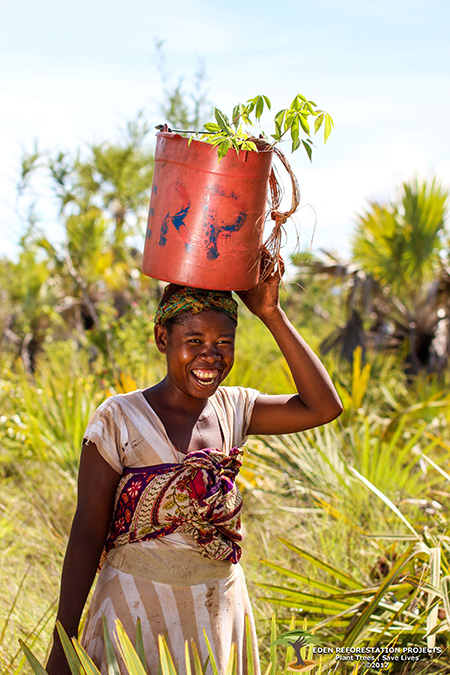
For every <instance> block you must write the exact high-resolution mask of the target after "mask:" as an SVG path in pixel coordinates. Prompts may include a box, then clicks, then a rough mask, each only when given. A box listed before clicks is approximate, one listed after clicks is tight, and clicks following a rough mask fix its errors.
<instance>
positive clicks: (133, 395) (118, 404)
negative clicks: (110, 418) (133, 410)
mask: <svg viewBox="0 0 450 675" xmlns="http://www.w3.org/2000/svg"><path fill="white" fill-rule="evenodd" d="M141 396H142V391H141V390H140V389H137V390H136V391H129V392H126V393H125V394H112V395H111V396H108V397H107V398H105V399H104V401H103V402H102V403H101V404H100V405H99V406H98V408H97V411H101V410H109V409H123V408H126V407H127V406H129V405H130V404H135V403H137V402H138V401H139V400H140V398H141Z"/></svg>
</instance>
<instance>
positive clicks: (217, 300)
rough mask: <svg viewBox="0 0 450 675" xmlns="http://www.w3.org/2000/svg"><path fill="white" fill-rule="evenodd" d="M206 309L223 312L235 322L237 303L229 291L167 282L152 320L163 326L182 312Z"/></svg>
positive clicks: (198, 311)
mask: <svg viewBox="0 0 450 675" xmlns="http://www.w3.org/2000/svg"><path fill="white" fill-rule="evenodd" d="M208 309H216V310H218V311H219V312H224V313H225V314H228V316H230V317H231V318H232V319H234V321H236V322H237V314H238V304H237V302H236V300H233V298H232V297H231V291H209V290H206V289H203V288H192V287H191V286H176V285H175V284H169V285H168V286H166V288H165V289H164V293H163V296H162V298H161V300H160V303H159V305H158V309H157V310H156V313H155V316H154V318H153V321H154V322H155V323H156V324H159V325H160V326H163V325H164V324H165V322H166V321H168V320H169V319H172V318H173V317H174V316H176V315H177V314H181V313H182V312H189V313H191V314H199V313H200V312H204V311H206V310H208Z"/></svg>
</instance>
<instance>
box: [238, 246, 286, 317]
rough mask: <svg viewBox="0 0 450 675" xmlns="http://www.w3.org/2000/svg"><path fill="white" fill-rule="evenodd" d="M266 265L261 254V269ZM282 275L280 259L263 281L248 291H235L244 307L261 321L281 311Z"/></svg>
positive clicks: (264, 256)
mask: <svg viewBox="0 0 450 675" xmlns="http://www.w3.org/2000/svg"><path fill="white" fill-rule="evenodd" d="M266 263H267V260H266V255H265V254H264V253H263V256H262V259H261V269H263V268H264V265H265V264H266ZM283 274H284V263H283V261H282V260H281V258H280V263H279V265H278V267H277V268H276V269H275V270H273V271H272V272H271V273H270V274H269V276H268V277H267V278H266V279H264V281H260V282H259V283H258V284H257V285H256V286H254V287H253V288H250V289H249V290H248V291H237V295H238V296H239V297H240V299H241V300H242V302H243V303H244V304H245V305H246V307H247V308H248V309H249V310H250V311H251V312H252V314H254V315H255V316H257V317H259V318H260V319H261V320H262V321H266V320H267V319H270V317H272V316H273V315H274V314H276V313H279V312H280V311H281V307H280V297H279V290H280V282H281V277H282V276H283Z"/></svg>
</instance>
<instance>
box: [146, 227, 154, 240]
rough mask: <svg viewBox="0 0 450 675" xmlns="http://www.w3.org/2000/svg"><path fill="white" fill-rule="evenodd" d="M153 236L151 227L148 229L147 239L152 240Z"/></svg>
mask: <svg viewBox="0 0 450 675" xmlns="http://www.w3.org/2000/svg"><path fill="white" fill-rule="evenodd" d="M151 236H152V231H151V229H150V228H149V227H147V232H146V233H145V238H146V239H150V237H151Z"/></svg>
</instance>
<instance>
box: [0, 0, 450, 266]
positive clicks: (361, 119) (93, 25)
mask: <svg viewBox="0 0 450 675" xmlns="http://www.w3.org/2000/svg"><path fill="white" fill-rule="evenodd" d="M0 26H1V29H0V30H1V32H0V40H1V57H0V58H1V60H2V68H1V71H0V90H1V93H2V101H3V105H2V106H1V107H0V142H1V147H2V152H1V153H0V247H1V250H2V251H4V252H7V253H9V254H13V253H14V250H15V248H14V245H15V243H16V242H17V240H18V237H19V236H20V234H21V233H22V231H23V225H22V224H21V222H20V220H19V219H18V218H17V215H16V213H15V210H16V199H15V192H14V184H15V181H16V177H17V169H18V166H19V161H20V156H21V153H22V151H23V150H30V149H31V148H32V146H33V143H34V141H35V140H36V141H37V142H38V144H39V146H40V147H41V148H43V149H56V148H58V149H60V148H61V149H68V150H75V149H76V148H79V147H83V146H86V144H88V143H90V142H99V141H102V140H106V139H116V138H117V137H118V128H119V127H123V126H124V125H125V123H126V121H127V120H129V119H131V118H133V117H134V116H135V115H136V113H137V111H138V110H140V109H144V110H145V113H146V115H147V118H148V119H149V121H150V122H151V123H152V124H153V122H154V123H155V124H157V123H160V122H161V117H160V114H159V110H158V104H159V102H160V101H161V99H162V89H163V87H162V83H161V78H160V76H159V73H158V65H157V58H156V52H155V47H154V44H155V41H156V40H164V41H165V53H166V58H167V64H168V68H169V70H170V71H171V73H172V75H173V79H174V81H176V80H177V79H178V78H179V77H183V78H184V79H185V81H186V84H188V82H189V80H190V78H191V76H192V74H193V73H195V71H196V70H197V68H198V63H199V60H201V59H203V61H204V63H205V68H206V76H207V87H208V96H209V99H210V100H211V101H212V102H213V103H214V104H215V105H216V106H217V107H219V108H221V109H223V110H225V111H227V110H228V111H229V110H230V108H231V107H232V105H233V104H234V103H236V102H237V101H239V100H245V99H246V98H248V97H250V96H254V95H256V94H258V93H265V94H267V95H268V96H269V98H271V99H272V101H273V104H274V108H276V109H279V108H281V107H285V106H286V105H287V104H288V103H289V102H290V100H291V99H292V98H293V96H294V95H295V94H296V93H297V92H301V93H303V94H305V95H306V96H308V98H311V99H313V100H314V101H316V103H318V104H319V106H320V107H323V108H325V109H326V110H327V111H329V112H330V113H331V115H332V116H333V118H334V121H335V130H334V132H333V134H332V136H331V137H330V139H329V141H328V143H327V145H326V146H325V147H323V146H322V144H321V143H320V142H318V144H317V145H318V147H317V150H316V152H315V157H314V163H313V165H312V166H311V165H310V164H309V162H308V160H307V159H306V156H305V157H303V156H302V155H301V154H300V153H299V152H298V153H296V154H295V155H293V157H292V164H293V166H294V168H295V170H296V173H297V175H298V178H299V181H300V185H301V189H302V204H303V207H304V208H302V209H301V211H300V213H299V214H298V216H297V218H296V221H297V226H298V228H299V231H300V242H301V246H302V248H308V247H309V246H310V242H311V236H312V232H313V228H314V223H315V222H316V219H317V225H316V229H315V235H314V239H313V243H312V248H313V250H314V251H317V250H318V249H319V248H327V249H330V248H332V249H337V250H338V251H340V252H341V253H342V254H344V255H346V254H347V253H348V250H349V245H350V244H349V242H350V236H351V232H352V227H353V222H354V218H355V214H356V213H358V212H361V211H362V210H363V209H364V207H365V206H366V205H367V203H368V201H369V200H370V199H388V198H391V197H392V196H393V195H394V194H395V190H396V187H397V186H398V185H399V183H401V182H402V181H403V180H408V179H410V178H413V177H414V176H415V175H419V176H424V177H425V176H429V175H431V174H432V173H436V174H437V176H438V177H439V178H440V180H441V181H442V182H443V183H445V184H446V185H448V186H450V135H449V134H448V132H447V120H448V119H449V118H450V77H449V75H450V58H449V57H450V47H449V40H448V34H449V28H450V2H448V0H428V1H427V2H426V3H424V2H418V1H417V0H409V1H408V2H405V1H404V0H391V1H390V2H388V1H387V0H378V2H364V1H359V2H357V1H356V0H355V1H353V0H342V1H341V2H331V1H330V0H316V1H315V2H311V1H309V2H303V1H302V0H297V2H293V1H290V0H289V1H286V2H279V3H278V4H276V3H273V2H267V1H266V0H263V1H260V2H254V1H253V0H251V1H249V2H247V3H243V2H237V1H235V0H232V1H231V2H227V3H213V2H205V1H202V0H194V1H193V2H191V3H186V2H180V1H179V0H173V1H172V2H170V3H167V5H164V3H161V2H155V1H150V2H149V1H147V2H144V1H143V0H128V1H127V2H124V1H122V0H109V1H108V2H104V1H103V0H91V1H90V2H88V1H87V0H79V1H78V2H77V3H76V4H75V3H62V2H60V0H59V1H58V2H56V1H54V0H40V1H39V2H36V1H35V0H17V2H15V3H9V2H6V0H3V1H2V2H1V5H0ZM39 208H40V209H41V213H42V216H43V224H44V225H45V226H46V227H47V230H48V232H49V234H50V235H51V236H57V232H58V231H57V227H56V225H55V224H54V223H52V218H51V211H50V210H49V207H48V205H47V204H46V202H45V199H42V201H41V203H40V204H38V210H39ZM289 236H290V238H291V241H293V240H294V238H295V237H294V232H293V230H289Z"/></svg>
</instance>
